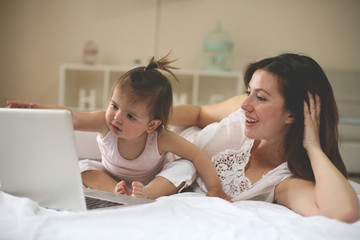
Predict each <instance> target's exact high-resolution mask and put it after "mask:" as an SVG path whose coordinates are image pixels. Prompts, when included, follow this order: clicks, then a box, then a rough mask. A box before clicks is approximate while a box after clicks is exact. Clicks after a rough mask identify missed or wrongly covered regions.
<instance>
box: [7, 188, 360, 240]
mask: <svg viewBox="0 0 360 240" xmlns="http://www.w3.org/2000/svg"><path fill="white" fill-rule="evenodd" d="M358 196H359V197H360V195H358ZM0 239H87V240H90V239H104V240H105V239H166V240H169V239H206V240H210V239H222V240H225V239H226V240H229V239H247V240H250V239H287V240H288V239H307V240H308V239H326V240H331V239H336V240H338V239H360V221H357V222H356V223H353V224H347V223H342V222H340V221H337V220H334V219H328V218H325V217H319V216H317V217H302V216H300V215H298V214H296V213H294V212H293V211H291V210H289V209H287V208H285V207H283V206H280V205H276V204H270V203H266V202H259V201H239V202H235V203H229V202H227V201H225V200H222V199H219V198H209V197H204V196H202V195H199V194H196V193H181V194H176V195H173V196H169V197H161V198H159V199H158V200H157V201H155V202H154V203H150V204H146V205H139V206H130V207H123V208H119V209H112V210H96V211H88V212H77V213H76V212H67V211H61V212H60V211H54V210H50V209H45V208H42V207H39V206H38V204H36V203H35V202H33V201H31V200H29V199H26V198H19V197H14V196H12V195H9V194H6V193H4V192H0Z"/></svg>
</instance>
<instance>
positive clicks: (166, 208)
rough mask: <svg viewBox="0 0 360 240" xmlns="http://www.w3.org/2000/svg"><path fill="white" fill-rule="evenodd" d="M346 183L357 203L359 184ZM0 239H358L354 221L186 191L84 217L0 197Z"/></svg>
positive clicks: (91, 145) (81, 142) (89, 154)
mask: <svg viewBox="0 0 360 240" xmlns="http://www.w3.org/2000/svg"><path fill="white" fill-rule="evenodd" d="M75 136H76V142H77V146H78V154H79V158H93V159H94V158H95V159H96V158H98V157H100V155H99V153H98V152H97V151H96V149H97V146H96V141H95V135H93V134H91V133H80V132H76V133H75ZM85 146H86V149H87V150H86V151H85V150H84V147H85ZM89 149H90V150H92V151H89ZM94 149H95V150H94ZM351 184H352V185H353V186H354V188H355V189H356V191H357V193H358V197H359V199H360V184H357V183H355V182H352V181H351ZM339 207H341V206H339ZM0 239H87V240H90V239H166V240H168V239H206V240H210V239H226V240H228V239H326V240H331V239H360V221H357V222H356V223H353V224H347V223H343V222H340V221H337V220H334V219H328V218H325V217H319V216H315V217H302V216H300V215H298V214H296V213H294V212H293V211H291V210H289V209H287V208H286V207H283V206H280V205H276V204H270V203H266V202H260V201H239V202H235V203H229V202H227V201H225V200H222V199H219V198H210V197H205V196H203V195H200V194H198V193H191V192H186V193H180V194H175V195H173V196H168V197H161V198H159V199H157V200H156V201H155V202H153V203H150V204H145V205H137V206H129V207H122V208H118V209H112V210H95V211H88V212H68V211H55V210H51V209H45V208H43V207H41V206H39V205H38V204H37V203H35V202H34V201H32V200H30V199H27V198H19V197H15V196H12V195H9V194H7V193H4V192H0Z"/></svg>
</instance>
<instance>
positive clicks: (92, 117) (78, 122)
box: [6, 100, 108, 134]
mask: <svg viewBox="0 0 360 240" xmlns="http://www.w3.org/2000/svg"><path fill="white" fill-rule="evenodd" d="M6 104H7V107H9V108H37V109H65V110H68V111H70V112H71V115H72V120H73V125H74V129H75V130H79V131H89V132H99V133H105V134H106V132H107V131H108V128H107V126H106V122H105V112H103V111H98V112H77V111H74V110H72V109H70V108H67V107H62V106H54V105H45V104H39V103H33V102H25V101H21V100H8V101H6Z"/></svg>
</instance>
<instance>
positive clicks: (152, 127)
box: [146, 119, 161, 133]
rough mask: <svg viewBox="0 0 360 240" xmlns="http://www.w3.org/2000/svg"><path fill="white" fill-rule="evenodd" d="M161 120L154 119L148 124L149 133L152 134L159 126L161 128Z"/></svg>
mask: <svg viewBox="0 0 360 240" xmlns="http://www.w3.org/2000/svg"><path fill="white" fill-rule="evenodd" d="M160 124H161V120H159V119H153V120H151V121H150V122H149V123H148V128H147V130H146V132H147V133H152V132H153V131H154V130H155V129H156V128H157V127H158V126H160Z"/></svg>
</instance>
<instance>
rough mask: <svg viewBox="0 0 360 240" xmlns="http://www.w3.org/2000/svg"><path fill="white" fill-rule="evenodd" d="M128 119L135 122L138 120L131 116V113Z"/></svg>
mask: <svg viewBox="0 0 360 240" xmlns="http://www.w3.org/2000/svg"><path fill="white" fill-rule="evenodd" d="M127 117H128V119H130V120H131V121H135V120H136V118H135V117H134V116H133V115H131V114H130V113H129V114H128V115H127Z"/></svg>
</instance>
